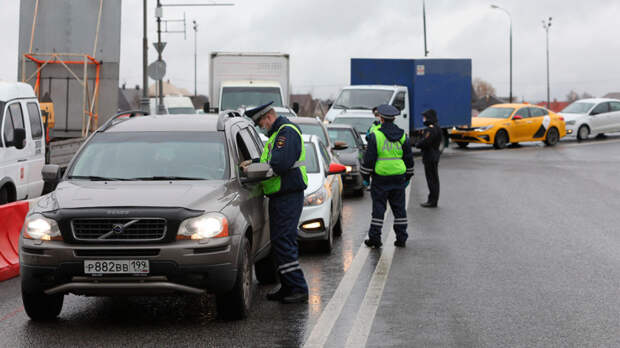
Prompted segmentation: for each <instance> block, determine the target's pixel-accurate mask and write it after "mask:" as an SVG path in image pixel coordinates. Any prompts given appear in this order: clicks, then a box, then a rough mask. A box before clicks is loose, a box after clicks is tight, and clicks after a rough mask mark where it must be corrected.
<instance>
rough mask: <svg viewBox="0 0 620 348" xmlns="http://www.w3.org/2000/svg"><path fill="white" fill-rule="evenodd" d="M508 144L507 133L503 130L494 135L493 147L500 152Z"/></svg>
mask: <svg viewBox="0 0 620 348" xmlns="http://www.w3.org/2000/svg"><path fill="white" fill-rule="evenodd" d="M506 144H508V133H506V131H505V130H503V129H500V130H498V131H497V133H495V140H494V141H493V147H494V148H496V149H498V150H500V149H503V148H505V147H506Z"/></svg>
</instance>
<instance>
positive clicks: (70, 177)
mask: <svg viewBox="0 0 620 348" xmlns="http://www.w3.org/2000/svg"><path fill="white" fill-rule="evenodd" d="M67 179H87V180H91V181H119V180H129V179H123V178H107V177H105V176H96V175H70V176H68V177H67Z"/></svg>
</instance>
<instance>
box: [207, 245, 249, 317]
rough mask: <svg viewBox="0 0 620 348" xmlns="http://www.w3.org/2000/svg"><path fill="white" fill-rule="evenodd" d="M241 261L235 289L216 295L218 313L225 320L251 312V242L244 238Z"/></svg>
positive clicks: (245, 315)
mask: <svg viewBox="0 0 620 348" xmlns="http://www.w3.org/2000/svg"><path fill="white" fill-rule="evenodd" d="M241 252H242V253H243V255H242V256H241V262H240V263H239V270H238V271H237V282H236V283H235V286H234V287H233V289H232V290H231V291H230V292H228V293H224V294H219V295H217V296H216V297H215V302H216V305H217V314H218V315H219V316H220V318H222V319H224V320H239V319H244V318H246V317H247V316H248V313H249V312H250V305H251V303H252V262H251V260H250V242H249V241H248V239H247V238H244V240H243V245H242V246H241Z"/></svg>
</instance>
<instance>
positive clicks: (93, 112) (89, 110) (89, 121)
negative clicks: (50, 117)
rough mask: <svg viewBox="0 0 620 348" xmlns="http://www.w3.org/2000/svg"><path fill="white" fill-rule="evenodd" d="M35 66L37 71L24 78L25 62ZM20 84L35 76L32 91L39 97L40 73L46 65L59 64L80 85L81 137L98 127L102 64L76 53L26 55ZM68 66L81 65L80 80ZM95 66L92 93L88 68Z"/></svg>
mask: <svg viewBox="0 0 620 348" xmlns="http://www.w3.org/2000/svg"><path fill="white" fill-rule="evenodd" d="M28 61H30V62H33V63H35V64H37V69H36V70H35V72H34V73H32V75H30V77H28V78H26V62H28ZM22 64H23V65H22V82H30V81H32V79H34V78H35V76H36V81H35V84H34V91H35V93H36V94H37V97H39V98H40V97H41V95H40V94H41V71H42V70H43V68H45V66H46V65H48V64H60V65H62V66H64V67H65V68H66V69H67V71H69V73H70V74H71V75H72V76H73V78H74V79H75V80H76V81H78V83H80V85H81V86H82V89H83V93H82V94H83V96H82V110H83V112H82V137H86V136H88V134H89V132H93V131H94V130H95V129H97V127H98V125H99V113H98V111H99V78H100V70H101V64H102V62H100V61H97V60H96V59H95V58H93V57H91V56H90V55H88V54H77V53H26V54H24V57H23V60H22ZM69 65H82V66H83V67H84V68H83V75H82V78H80V77H79V76H78V75H77V74H76V73H75V72H74V71H73V70H72V69H71V68H70V67H69ZM89 65H94V66H95V85H94V87H93V91H92V93H91V92H90V91H89V88H88V66H89Z"/></svg>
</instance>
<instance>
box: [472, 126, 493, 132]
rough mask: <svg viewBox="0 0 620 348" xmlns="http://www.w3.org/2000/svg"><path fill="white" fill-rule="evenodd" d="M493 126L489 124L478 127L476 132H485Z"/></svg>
mask: <svg viewBox="0 0 620 348" xmlns="http://www.w3.org/2000/svg"><path fill="white" fill-rule="evenodd" d="M491 128H493V125H489V126H484V127H480V128H478V129H476V132H485V131H488V130H489V129H491Z"/></svg>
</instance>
